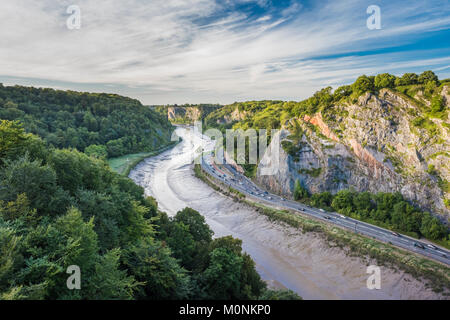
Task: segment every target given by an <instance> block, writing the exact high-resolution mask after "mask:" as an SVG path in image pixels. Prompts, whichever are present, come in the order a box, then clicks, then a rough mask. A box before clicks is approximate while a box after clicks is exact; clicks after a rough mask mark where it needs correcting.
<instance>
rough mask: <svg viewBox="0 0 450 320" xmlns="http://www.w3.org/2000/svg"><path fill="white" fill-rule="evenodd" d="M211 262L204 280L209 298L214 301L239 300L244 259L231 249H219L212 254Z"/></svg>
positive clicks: (204, 274)
mask: <svg viewBox="0 0 450 320" xmlns="http://www.w3.org/2000/svg"><path fill="white" fill-rule="evenodd" d="M210 260H211V261H210V264H209V266H208V268H207V269H206V270H205V272H204V273H203V278H202V283H203V285H204V288H205V292H206V293H207V295H208V297H209V298H210V299H213V300H230V299H237V298H239V296H240V290H241V287H240V286H241V284H240V278H241V268H242V262H243V258H242V257H241V256H239V255H237V254H236V253H234V252H233V251H231V250H229V249H225V248H217V249H214V250H213V251H212V252H211V254H210Z"/></svg>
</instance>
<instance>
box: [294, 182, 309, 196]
mask: <svg viewBox="0 0 450 320" xmlns="http://www.w3.org/2000/svg"><path fill="white" fill-rule="evenodd" d="M307 198H309V193H308V190H306V189H305V188H304V187H303V186H302V185H301V184H300V181H298V180H297V181H295V188H294V199H295V200H301V199H307Z"/></svg>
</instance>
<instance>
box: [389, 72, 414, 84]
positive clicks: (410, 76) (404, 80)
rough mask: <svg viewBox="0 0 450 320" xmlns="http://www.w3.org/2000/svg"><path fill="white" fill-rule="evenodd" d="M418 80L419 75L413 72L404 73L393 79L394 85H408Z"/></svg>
mask: <svg viewBox="0 0 450 320" xmlns="http://www.w3.org/2000/svg"><path fill="white" fill-rule="evenodd" d="M418 82H419V77H418V76H417V74H415V73H405V74H404V75H403V76H402V77H401V78H397V79H395V85H396V86H408V85H412V84H417V83H418Z"/></svg>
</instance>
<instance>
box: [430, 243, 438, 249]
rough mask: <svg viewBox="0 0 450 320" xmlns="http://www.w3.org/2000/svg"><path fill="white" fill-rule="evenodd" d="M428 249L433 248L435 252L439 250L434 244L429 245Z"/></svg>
mask: <svg viewBox="0 0 450 320" xmlns="http://www.w3.org/2000/svg"><path fill="white" fill-rule="evenodd" d="M427 247H428V248H431V249H433V250H437V249H438V248H437V247H436V246H433V245H432V244H427Z"/></svg>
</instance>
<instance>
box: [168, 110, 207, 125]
mask: <svg viewBox="0 0 450 320" xmlns="http://www.w3.org/2000/svg"><path fill="white" fill-rule="evenodd" d="M201 114H202V113H201V111H200V110H199V109H198V108H196V107H168V108H167V116H168V118H169V121H180V120H185V121H187V122H195V121H198V120H199V119H200V117H201Z"/></svg>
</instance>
